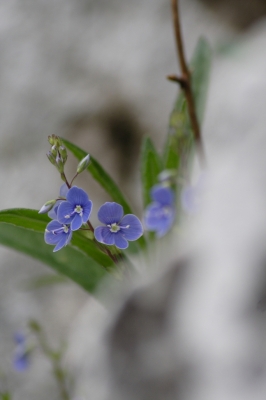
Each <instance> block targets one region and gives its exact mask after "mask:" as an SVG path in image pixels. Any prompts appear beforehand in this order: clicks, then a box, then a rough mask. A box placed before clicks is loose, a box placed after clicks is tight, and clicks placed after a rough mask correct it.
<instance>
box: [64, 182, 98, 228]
mask: <svg viewBox="0 0 266 400" xmlns="http://www.w3.org/2000/svg"><path fill="white" fill-rule="evenodd" d="M91 210H92V201H91V200H90V199H89V196H88V195H87V193H86V192H85V191H84V190H83V189H80V188H78V187H77V186H73V187H72V188H71V189H69V191H68V192H67V195H66V201H63V202H62V203H61V204H59V207H58V210H57V219H58V221H59V222H60V223H61V224H64V225H70V228H71V230H72V231H77V230H78V229H79V228H80V227H81V225H82V224H84V223H86V222H87V221H88V219H89V217H90V214H91Z"/></svg>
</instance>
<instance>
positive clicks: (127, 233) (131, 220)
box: [119, 214, 143, 240]
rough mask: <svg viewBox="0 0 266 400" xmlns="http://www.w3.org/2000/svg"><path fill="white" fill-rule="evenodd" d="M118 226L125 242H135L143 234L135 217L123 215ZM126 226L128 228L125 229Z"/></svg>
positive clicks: (140, 225)
mask: <svg viewBox="0 0 266 400" xmlns="http://www.w3.org/2000/svg"><path fill="white" fill-rule="evenodd" d="M119 226H121V232H122V233H123V236H124V238H126V239H127V240H137V239H138V238H139V237H140V236H141V235H142V234H143V227H142V224H141V222H140V220H139V219H138V218H137V217H136V215H133V214H127V215H125V216H124V218H122V220H121V222H120V223H119ZM127 226H128V228H126V227H127Z"/></svg>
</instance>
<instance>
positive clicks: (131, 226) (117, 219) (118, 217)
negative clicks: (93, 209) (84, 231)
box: [94, 202, 143, 249]
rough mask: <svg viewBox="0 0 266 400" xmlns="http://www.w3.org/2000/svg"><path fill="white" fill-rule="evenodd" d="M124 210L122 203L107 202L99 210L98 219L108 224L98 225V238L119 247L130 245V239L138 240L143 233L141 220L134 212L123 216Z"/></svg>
mask: <svg viewBox="0 0 266 400" xmlns="http://www.w3.org/2000/svg"><path fill="white" fill-rule="evenodd" d="M123 215H124V210H123V207H122V206H121V205H120V204H117V203H111V202H107V203H104V204H103V205H102V206H101V207H100V209H99V211H98V219H99V221H100V222H102V223H103V224H105V225H106V226H98V227H97V228H96V229H95V231H94V235H95V238H96V240H98V242H100V243H104V244H107V245H113V244H114V245H115V246H116V247H118V248H119V249H126V248H127V247H128V240H137V239H138V238H139V237H140V236H141V235H142V234H143V228H142V225H141V222H140V220H139V219H138V218H137V217H136V216H135V215H133V214H127V215H125V216H124V217H123Z"/></svg>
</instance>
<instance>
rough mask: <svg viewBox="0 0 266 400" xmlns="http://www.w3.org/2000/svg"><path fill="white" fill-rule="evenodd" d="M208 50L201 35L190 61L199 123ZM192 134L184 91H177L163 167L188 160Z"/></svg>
mask: <svg viewBox="0 0 266 400" xmlns="http://www.w3.org/2000/svg"><path fill="white" fill-rule="evenodd" d="M210 65H211V50H210V46H209V44H208V42H207V41H206V40H205V39H203V38H200V39H199V41H198V43H197V46H196V49H195V51H194V54H193V57H192V61H191V63H190V70H191V74H192V75H191V79H192V90H193V94H194V100H195V107H196V113H197V116H198V119H199V123H200V124H201V123H202V120H203V114H204V110H205V104H206V95H207V88H208V81H209V74H210ZM193 144H194V134H193V131H192V129H191V124H190V118H189V114H188V110H187V104H186V100H185V96H184V93H183V91H180V92H179V94H178V97H177V100H176V102H175V105H174V109H173V111H172V113H171V115H170V120H169V130H168V136H167V140H166V144H165V148H164V168H166V169H172V168H175V169H179V167H180V163H181V161H182V162H185V164H187V163H188V162H189V160H190V159H191V154H192V152H193V147H194V146H193Z"/></svg>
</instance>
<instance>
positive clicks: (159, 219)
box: [144, 184, 175, 237]
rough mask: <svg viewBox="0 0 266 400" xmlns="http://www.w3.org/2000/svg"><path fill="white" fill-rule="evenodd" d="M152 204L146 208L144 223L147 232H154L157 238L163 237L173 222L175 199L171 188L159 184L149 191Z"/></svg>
mask: <svg viewBox="0 0 266 400" xmlns="http://www.w3.org/2000/svg"><path fill="white" fill-rule="evenodd" d="M151 198H152V200H153V202H152V203H151V204H150V205H149V206H148V207H147V208H146V211H145V215H144V222H145V226H146V229H147V230H148V231H155V232H156V235H157V237H162V236H164V235H165V234H166V233H167V232H168V231H169V230H170V228H171V227H172V225H173V223H174V220H175V198H174V192H173V190H172V189H171V187H169V186H168V185H167V186H164V185H161V184H158V185H155V186H154V187H153V188H152V190H151Z"/></svg>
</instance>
